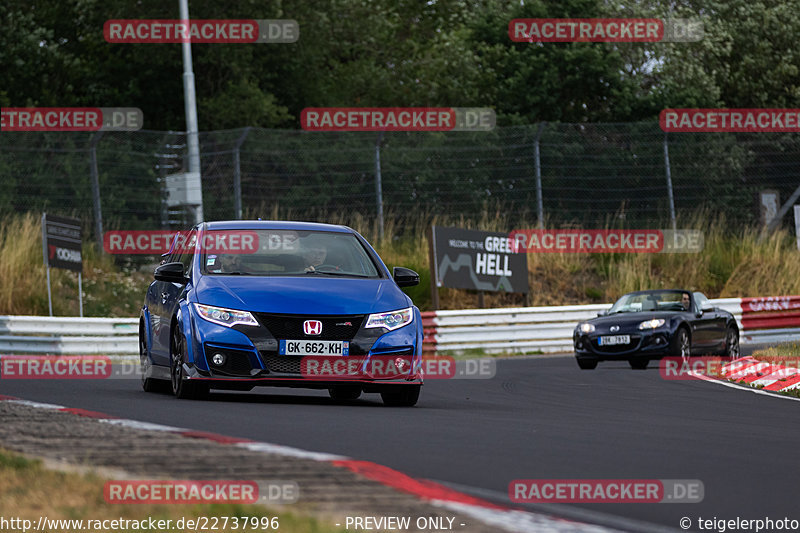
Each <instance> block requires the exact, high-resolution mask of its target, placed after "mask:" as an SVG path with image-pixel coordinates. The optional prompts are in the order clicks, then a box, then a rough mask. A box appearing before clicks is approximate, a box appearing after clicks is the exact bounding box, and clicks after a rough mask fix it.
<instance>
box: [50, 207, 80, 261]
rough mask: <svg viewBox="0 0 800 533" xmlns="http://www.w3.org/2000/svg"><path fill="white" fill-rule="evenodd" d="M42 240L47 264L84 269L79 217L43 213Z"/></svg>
mask: <svg viewBox="0 0 800 533" xmlns="http://www.w3.org/2000/svg"><path fill="white" fill-rule="evenodd" d="M42 240H43V246H44V264H45V266H49V267H51V268H63V269H66V270H72V271H74V272H81V271H82V270H83V260H82V258H81V221H80V220H79V219H77V218H66V217H57V216H53V215H47V214H45V215H42Z"/></svg>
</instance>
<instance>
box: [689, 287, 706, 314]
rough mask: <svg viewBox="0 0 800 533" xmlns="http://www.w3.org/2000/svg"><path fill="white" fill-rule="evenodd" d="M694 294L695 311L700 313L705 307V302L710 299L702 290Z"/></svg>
mask: <svg viewBox="0 0 800 533" xmlns="http://www.w3.org/2000/svg"><path fill="white" fill-rule="evenodd" d="M692 296H693V297H694V308H695V311H696V312H698V313H699V312H700V310H701V309H702V308H703V304H705V303H706V302H707V301H708V298H706V297H705V295H703V294H702V293H700V292H695V293H693V294H692Z"/></svg>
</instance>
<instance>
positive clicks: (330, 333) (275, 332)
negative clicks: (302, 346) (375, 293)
mask: <svg viewBox="0 0 800 533" xmlns="http://www.w3.org/2000/svg"><path fill="white" fill-rule="evenodd" d="M254 314H255V316H256V319H258V321H259V322H261V324H262V325H263V326H264V327H266V328H267V329H268V330H269V332H270V333H271V334H272V336H273V337H275V338H276V339H278V340H280V339H319V340H324V341H349V340H353V337H355V336H356V333H358V329H359V328H360V327H361V323H362V322H363V321H364V315H341V316H330V315H326V316H306V315H274V314H268V313H254ZM306 320H319V321H321V322H322V334H321V335H306V334H305V333H303V322H305V321H306Z"/></svg>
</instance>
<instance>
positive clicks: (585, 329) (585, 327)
mask: <svg viewBox="0 0 800 533" xmlns="http://www.w3.org/2000/svg"><path fill="white" fill-rule="evenodd" d="M594 330H595V327H594V324H589V323H588V322H583V323H582V324H578V331H580V332H581V333H592V332H593V331H594Z"/></svg>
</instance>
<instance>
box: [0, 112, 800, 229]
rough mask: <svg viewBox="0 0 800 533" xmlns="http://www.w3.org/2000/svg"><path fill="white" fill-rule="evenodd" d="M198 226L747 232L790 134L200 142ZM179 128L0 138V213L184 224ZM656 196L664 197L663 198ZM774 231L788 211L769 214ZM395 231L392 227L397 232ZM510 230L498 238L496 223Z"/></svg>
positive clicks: (260, 135) (798, 182)
mask: <svg viewBox="0 0 800 533" xmlns="http://www.w3.org/2000/svg"><path fill="white" fill-rule="evenodd" d="M200 150H201V167H202V187H203V199H204V212H205V218H206V219H207V220H219V219H231V218H239V217H243V218H256V217H264V218H267V217H275V216H277V217H280V218H292V219H298V220H319V221H326V220H329V219H334V220H337V221H339V220H343V219H344V220H346V219H347V215H348V214H352V213H360V214H361V215H363V216H367V217H376V218H377V217H378V216H379V215H378V214H379V210H380V206H381V205H382V206H383V208H384V209H385V210H386V211H387V213H389V214H391V216H392V217H394V218H395V219H396V222H395V225H394V227H395V228H402V220H403V219H418V218H419V217H420V216H432V215H440V216H445V217H450V218H452V219H461V220H465V221H469V220H472V219H477V218H479V217H480V216H485V214H486V213H487V212H488V213H493V212H498V213H501V214H502V215H503V217H505V218H506V219H507V220H514V221H519V222H520V223H526V224H528V225H531V224H536V223H537V222H540V223H542V224H545V225H546V227H562V226H566V225H574V226H583V227H587V228H593V227H609V226H615V225H624V226H626V227H655V226H660V225H663V224H669V223H670V220H671V219H672V218H673V213H674V216H677V218H678V220H681V219H682V217H688V216H690V215H692V214H695V213H697V212H698V210H699V209H704V210H705V212H706V213H707V214H708V215H709V216H712V217H718V216H724V217H725V220H726V221H727V222H728V223H729V224H731V225H732V226H734V227H736V226H748V225H755V224H758V223H760V221H759V206H758V202H757V198H758V193H759V192H760V191H763V190H772V191H776V192H777V193H778V195H779V198H780V202H781V203H783V202H785V201H786V200H787V199H788V198H789V197H790V196H791V195H792V193H793V192H794V191H795V189H797V187H798V186H800V135H798V134H777V133H761V134H741V133H736V134H734V133H692V134H669V135H668V136H667V135H665V134H664V132H662V131H661V130H660V128H659V126H658V124H657V123H625V124H533V125H529V126H518V127H498V128H496V129H495V130H493V131H491V132H446V133H444V132H441V133H440V132H436V133H422V132H413V133H394V132H392V133H371V132H369V133H351V132H340V133H316V132H313V133H312V132H305V131H299V130H267V129H258V128H242V129H236V130H225V131H212V132H203V133H201V134H200ZM186 168H187V160H186V136H185V135H184V133H182V132H161V131H137V132H105V133H91V134H89V133H2V134H0V183H2V187H0V215H4V214H9V213H14V212H27V211H34V212H41V211H47V212H48V213H53V214H62V215H68V216H78V217H80V218H81V219H83V220H84V221H86V224H87V230H88V231H90V232H91V234H93V235H95V236H96V235H97V233H98V232H99V231H101V228H102V230H111V229H158V228H170V227H178V226H184V225H186V224H189V223H191V220H190V218H189V214H188V212H187V211H184V210H182V209H180V208H177V207H169V206H168V205H167V201H166V200H167V191H166V188H165V184H166V179H165V178H166V177H167V176H168V175H170V174H175V173H180V172H183V171H184V170H185V169H186ZM670 198H672V200H670ZM784 218H785V220H784V223H785V224H789V223H790V220H789V218H790V217H784ZM398 221H399V222H398ZM509 229H510V228H509Z"/></svg>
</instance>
